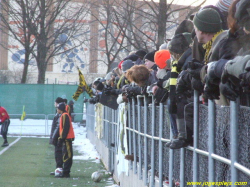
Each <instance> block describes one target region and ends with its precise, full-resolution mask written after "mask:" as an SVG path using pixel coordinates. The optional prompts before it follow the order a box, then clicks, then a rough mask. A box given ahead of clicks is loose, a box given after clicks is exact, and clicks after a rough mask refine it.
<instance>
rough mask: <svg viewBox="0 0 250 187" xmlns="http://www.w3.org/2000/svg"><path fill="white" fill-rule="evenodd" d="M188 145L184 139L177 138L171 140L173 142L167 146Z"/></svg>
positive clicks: (177, 147) (178, 146) (178, 147)
mask: <svg viewBox="0 0 250 187" xmlns="http://www.w3.org/2000/svg"><path fill="white" fill-rule="evenodd" d="M188 145H189V143H188V142H186V141H185V140H184V139H178V140H175V141H173V143H172V144H171V145H170V146H169V148H170V149H180V148H183V147H187V146H188Z"/></svg>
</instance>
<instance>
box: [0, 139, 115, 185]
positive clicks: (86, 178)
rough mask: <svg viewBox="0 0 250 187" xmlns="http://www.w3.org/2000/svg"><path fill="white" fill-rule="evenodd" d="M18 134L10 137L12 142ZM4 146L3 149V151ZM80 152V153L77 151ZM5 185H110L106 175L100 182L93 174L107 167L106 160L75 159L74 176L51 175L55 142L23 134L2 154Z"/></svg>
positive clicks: (0, 176)
mask: <svg viewBox="0 0 250 187" xmlns="http://www.w3.org/2000/svg"><path fill="white" fill-rule="evenodd" d="M15 139H16V138H9V143H11V142H12V141H14V140H15ZM1 150H2V149H0V151H1ZM75 154H76V155H79V154H78V153H75ZM0 160H1V162H0V186H1V187H41V186H45V187H49V186H54V187H59V186H60V187H61V186H65V187H66V186H67V187H69V186H81V187H82V186H87V187H88V186H93V187H104V186H110V185H111V184H110V183H109V184H107V183H106V181H107V180H108V179H109V180H110V178H109V175H105V176H104V178H103V180H102V181H101V182H100V183H95V182H93V181H92V180H91V174H92V173H93V172H94V171H97V170H103V169H104V167H103V165H102V164H97V163H95V162H92V161H90V160H89V161H86V160H74V161H73V165H72V168H71V178H61V179H60V178H55V177H54V176H51V175H49V173H50V172H51V171H54V170H55V160H54V146H52V145H49V144H48V139H44V138H21V140H19V141H18V142H17V143H16V144H14V145H13V146H12V147H10V148H9V149H8V150H7V151H6V152H4V153H3V154H2V155H0Z"/></svg>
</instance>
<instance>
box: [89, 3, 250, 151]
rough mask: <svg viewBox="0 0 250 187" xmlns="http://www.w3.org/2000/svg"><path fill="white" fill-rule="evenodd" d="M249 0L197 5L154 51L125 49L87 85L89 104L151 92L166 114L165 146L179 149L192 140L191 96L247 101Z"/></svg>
mask: <svg viewBox="0 0 250 187" xmlns="http://www.w3.org/2000/svg"><path fill="white" fill-rule="evenodd" d="M249 86H250V1H249V0H219V1H218V3H217V4H216V5H215V6H213V5H210V6H205V7H202V8H201V9H200V10H199V11H198V12H197V13H196V14H194V15H193V16H191V17H190V19H187V20H184V21H183V22H181V23H180V25H179V26H178V27H177V29H176V31H175V33H174V35H173V37H172V39H171V40H170V41H169V42H168V43H164V44H162V45H161V46H160V48H159V49H158V50H153V51H150V52H146V51H144V50H138V51H134V52H131V53H130V54H129V55H128V56H127V57H126V58H124V60H122V61H121V62H120V63H119V65H118V67H117V68H115V69H113V70H112V71H111V72H109V73H108V74H107V75H106V77H105V78H98V79H96V80H95V81H94V82H93V84H92V87H93V89H95V90H96V96H95V97H93V98H91V99H85V100H84V102H89V103H92V104H95V103H97V102H99V101H100V98H101V97H102V95H105V96H111V95H112V96H113V98H115V99H116V101H117V103H118V104H121V103H123V102H130V99H131V98H132V97H134V96H136V95H146V96H148V95H150V94H153V95H154V97H155V102H156V103H160V102H164V103H166V104H167V106H168V111H169V114H170V121H171V130H172V133H173V139H172V140H171V142H170V143H167V144H166V146H168V147H170V148H171V149H179V148H182V147H186V146H188V145H192V142H193V138H192V135H193V96H194V90H196V91H197V92H198V93H199V95H200V102H201V103H203V104H207V103H208V100H214V102H215V103H216V104H217V105H224V106H229V105H230V101H236V99H238V98H239V101H240V104H241V105H245V106H249V104H250V103H249V102H250V98H249V96H250V95H249Z"/></svg>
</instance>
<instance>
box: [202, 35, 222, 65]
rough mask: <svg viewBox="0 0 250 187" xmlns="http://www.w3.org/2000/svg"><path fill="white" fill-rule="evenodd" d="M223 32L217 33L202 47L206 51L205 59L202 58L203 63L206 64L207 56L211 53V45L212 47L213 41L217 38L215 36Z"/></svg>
mask: <svg viewBox="0 0 250 187" xmlns="http://www.w3.org/2000/svg"><path fill="white" fill-rule="evenodd" d="M223 31H224V30H220V31H219V32H217V33H216V34H215V35H214V36H213V38H212V39H211V40H210V41H209V42H207V43H206V44H204V45H203V46H202V47H203V48H204V49H205V50H206V52H205V57H204V61H205V64H207V63H208V60H209V59H208V58H209V54H210V51H211V48H212V45H213V42H214V40H215V39H216V38H217V36H219V35H220V34H221V33H222V32H223Z"/></svg>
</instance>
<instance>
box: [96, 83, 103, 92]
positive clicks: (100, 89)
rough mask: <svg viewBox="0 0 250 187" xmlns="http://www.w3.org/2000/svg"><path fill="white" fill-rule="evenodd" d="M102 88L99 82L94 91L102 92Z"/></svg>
mask: <svg viewBox="0 0 250 187" xmlns="http://www.w3.org/2000/svg"><path fill="white" fill-rule="evenodd" d="M103 88H104V84H103V83H101V82H99V83H98V84H97V85H96V90H98V91H102V90H103Z"/></svg>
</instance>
